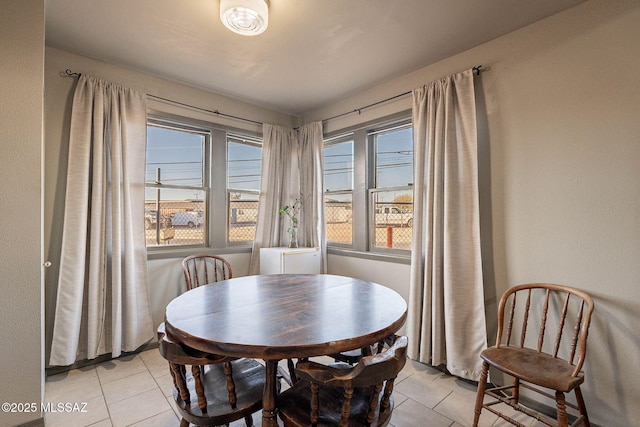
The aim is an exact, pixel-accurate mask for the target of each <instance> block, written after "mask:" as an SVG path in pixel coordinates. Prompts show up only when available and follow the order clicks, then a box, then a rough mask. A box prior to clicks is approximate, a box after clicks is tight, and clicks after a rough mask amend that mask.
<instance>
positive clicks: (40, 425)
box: [18, 418, 44, 427]
mask: <svg viewBox="0 0 640 427" xmlns="http://www.w3.org/2000/svg"><path fill="white" fill-rule="evenodd" d="M18 427H44V418H38V419H37V420H33V421H29V422H28V423H25V424H20V425H18Z"/></svg>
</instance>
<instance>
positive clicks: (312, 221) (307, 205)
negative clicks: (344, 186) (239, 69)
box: [298, 121, 327, 273]
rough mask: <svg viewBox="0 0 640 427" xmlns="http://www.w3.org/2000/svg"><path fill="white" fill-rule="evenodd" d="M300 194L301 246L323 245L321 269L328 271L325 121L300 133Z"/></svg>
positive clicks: (307, 127) (319, 246)
mask: <svg viewBox="0 0 640 427" xmlns="http://www.w3.org/2000/svg"><path fill="white" fill-rule="evenodd" d="M298 138H299V147H300V150H299V153H300V154H299V159H298V164H299V165H300V194H301V195H302V198H303V201H304V202H303V203H304V204H303V207H302V215H301V221H300V222H301V225H302V229H301V230H300V231H301V234H300V238H301V240H300V242H301V243H302V246H306V247H312V248H320V252H321V257H322V267H321V272H323V273H324V272H326V271H327V239H326V238H325V236H326V226H325V222H324V194H323V188H324V140H323V138H322V122H321V121H317V122H313V123H309V124H306V125H304V126H302V127H301V128H300V131H299V134H298Z"/></svg>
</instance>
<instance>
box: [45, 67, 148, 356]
mask: <svg viewBox="0 0 640 427" xmlns="http://www.w3.org/2000/svg"><path fill="white" fill-rule="evenodd" d="M145 141H146V97H145V95H144V94H140V93H138V92H136V91H133V90H131V89H127V88H122V87H120V86H118V85H115V84H112V83H109V82H104V81H100V80H98V79H96V78H94V77H90V76H84V75H83V76H80V78H79V80H78V83H77V86H76V90H75V93H74V97H73V105H72V112H71V127H70V139H69V161H68V171H67V189H66V198H65V213H64V225H63V238H62V248H61V257H60V273H59V277H58V290H57V301H56V309H55V319H54V328H53V342H52V348H51V356H50V360H49V363H50V365H52V366H54V365H70V364H72V363H74V362H75V361H76V360H82V359H94V358H96V357H97V356H99V355H102V354H107V353H111V355H112V356H113V357H118V356H119V355H120V354H121V353H122V352H123V351H133V350H135V349H136V348H138V347H140V346H141V345H143V344H144V343H145V342H147V341H149V340H150V339H152V338H153V336H154V331H153V322H152V319H151V309H150V304H149V294H148V289H147V265H146V262H147V261H146V246H145V235H144V224H143V216H142V214H141V212H143V209H144V178H145V177H144V175H145V168H144V165H145Z"/></svg>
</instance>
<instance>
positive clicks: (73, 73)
mask: <svg viewBox="0 0 640 427" xmlns="http://www.w3.org/2000/svg"><path fill="white" fill-rule="evenodd" d="M61 75H62V76H63V77H80V76H81V74H80V73H75V72H73V71H71V70H69V69H66V70H65V71H64V73H61ZM147 97H149V98H154V99H157V100H160V101H165V102H169V103H171V104H176V105H181V106H183V107H187V108H192V109H194V110H199V111H203V112H205V113H209V114H215V115H216V116H220V117H226V118H228V119H234V120H240V121H243V122H247V123H252V124H256V125H260V126H262V122H259V121H256V120H252V119H246V118H244V117H239V116H234V115H232V114H225V113H221V112H220V111H218V110H208V109H206V108H202V107H196V106H195V105H190V104H185V103H183V102H180V101H174V100H173V99H168V98H163V97H161V96H157V95H151V94H147Z"/></svg>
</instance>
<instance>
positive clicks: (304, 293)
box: [165, 274, 407, 427]
mask: <svg viewBox="0 0 640 427" xmlns="http://www.w3.org/2000/svg"><path fill="white" fill-rule="evenodd" d="M406 316H407V304H406V302H405V300H404V299H403V298H402V297H401V296H400V295H399V294H398V293H397V292H395V291H394V290H392V289H390V288H387V287H385V286H382V285H379V284H376V283H372V282H367V281H364V280H359V279H354V278H351V277H343V276H335V275H328V274H272V275H259V276H245V277H238V278H233V279H229V280H224V281H220V282H216V283H212V284H208V285H204V286H200V287H198V288H195V289H193V290H190V291H188V292H185V293H184V294H182V295H180V296H178V297H177V298H175V299H174V300H173V301H171V302H170V303H169V305H167V308H166V313H165V327H166V332H167V334H168V336H169V337H170V338H171V339H172V340H173V341H177V342H179V343H181V344H183V345H185V346H188V347H191V348H195V349H198V350H201V351H204V352H208V353H212V354H223V355H227V356H235V357H250V358H257V359H262V360H264V361H265V364H266V382H265V389H264V393H263V402H262V403H263V409H262V425H263V426H264V427H276V426H277V420H276V414H277V384H276V382H277V378H276V372H277V364H278V361H279V360H282V359H290V358H301V357H312V356H321V355H328V354H335V353H339V352H343V351H347V350H352V349H357V348H363V347H366V346H368V345H372V344H375V343H377V342H379V341H381V340H383V339H384V338H387V337H388V336H390V335H392V334H393V333H395V332H396V331H398V329H400V327H402V325H403V324H404V322H405V320H406Z"/></svg>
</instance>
